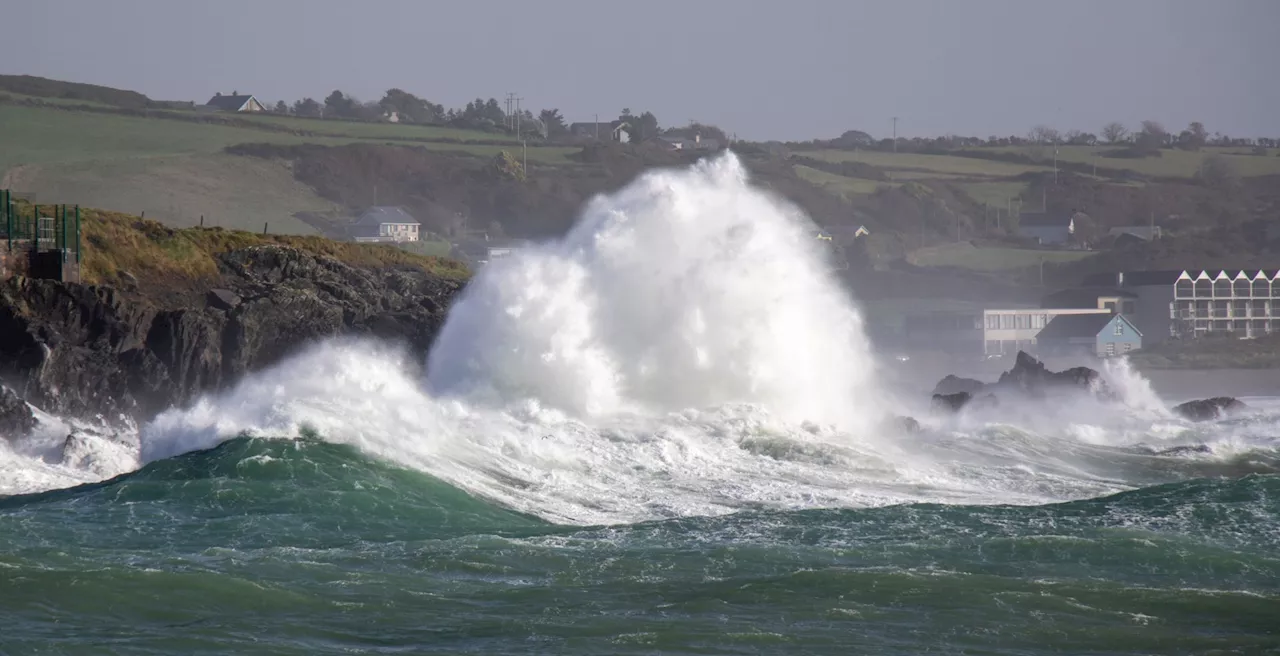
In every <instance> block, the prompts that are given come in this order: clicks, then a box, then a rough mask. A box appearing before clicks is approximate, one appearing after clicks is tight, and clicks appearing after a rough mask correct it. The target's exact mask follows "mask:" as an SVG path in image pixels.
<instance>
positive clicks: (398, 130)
mask: <svg viewBox="0 0 1280 656" xmlns="http://www.w3.org/2000/svg"><path fill="white" fill-rule="evenodd" d="M237 118H240V117H237ZM253 122H261V123H263V124H264V125H266V124H275V123H281V122H293V123H296V124H299V128H298V131H299V132H302V133H301V134H299V133H294V132H290V131H283V130H275V129H273V130H267V129H254V128H252V127H242V126H239V125H235V126H233V125H221V124H217V123H202V122H197V121H180V120H169V119H164V118H145V117H142V116H122V115H118V114H106V113H96V112H80V111H69V110H62V109H53V108H47V107H29V106H23V105H4V104H0V143H3V144H4V148H2V149H0V175H3V173H2V172H3V171H7V170H8V169H10V168H12V167H14V166H19V165H23V164H48V163H58V162H76V161H86V160H93V161H103V160H114V159H120V158H128V157H154V156H156V155H181V154H196V153H216V152H219V151H221V150H222V149H223V148H226V147H227V146H230V145H233V144H240V143H272V144H304V143H307V144H319V145H339V144H346V143H359V142H363V141H373V142H379V143H381V142H383V141H385V139H387V138H389V137H391V136H395V135H398V136H400V137H405V138H406V139H408V138H413V137H418V138H421V137H423V136H424V135H426V134H431V133H433V132H432V131H433V130H445V128H429V127H417V126H408V125H405V126H399V125H390V124H376V123H369V124H361V123H348V122H341V121H307V120H304V119H290V118H287V117H252V118H251V119H248V123H250V124H252V123H253ZM304 124H305V125H304ZM317 124H318V125H317ZM321 128H323V130H324V131H332V132H333V136H314V135H309V134H305V132H306V131H318V130H320V129H321ZM454 132H455V133H460V134H461V135H462V136H475V135H483V134H485V133H470V132H467V131H454ZM406 135H409V136H408V137H406ZM417 145H421V146H423V147H426V148H432V149H439V150H442V151H453V152H460V153H465V154H470V155H476V156H481V157H492V156H494V155H496V154H497V153H499V152H500V151H502V150H504V149H505V150H508V151H510V150H512V149H513V148H515V149H516V150H519V147H518V145H517V146H512V145H506V146H503V145H492V144H468V143H455V142H445V141H440V142H421V143H418V144H417ZM576 151H577V149H575V148H564V147H537V146H535V147H530V148H529V149H528V157H529V160H530V161H535V162H550V163H560V164H567V163H568V162H569V160H567V159H566V155H568V154H569V153H572V152H576Z"/></svg>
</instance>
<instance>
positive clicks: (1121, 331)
mask: <svg viewBox="0 0 1280 656" xmlns="http://www.w3.org/2000/svg"><path fill="white" fill-rule="evenodd" d="M1116 334H1117V335H1123V334H1124V324H1123V323H1120V322H1119V321H1117V322H1116Z"/></svg>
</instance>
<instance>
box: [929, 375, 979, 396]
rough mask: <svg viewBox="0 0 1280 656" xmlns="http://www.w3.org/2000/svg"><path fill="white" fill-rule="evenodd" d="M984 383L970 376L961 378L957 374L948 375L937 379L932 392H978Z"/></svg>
mask: <svg viewBox="0 0 1280 656" xmlns="http://www.w3.org/2000/svg"><path fill="white" fill-rule="evenodd" d="M984 385H986V383H983V382H982V381H980V380H974V379H972V378H961V377H959V376H953V375H948V376H947V377H946V378H943V379H942V380H940V381H938V384H937V385H936V386H934V388H933V393H934V394H956V393H958V392H968V393H970V394H976V393H978V390H981V389H982V388H983V386H984Z"/></svg>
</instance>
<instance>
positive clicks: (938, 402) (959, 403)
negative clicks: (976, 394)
mask: <svg viewBox="0 0 1280 656" xmlns="http://www.w3.org/2000/svg"><path fill="white" fill-rule="evenodd" d="M972 400H973V395H972V394H970V393H968V392H956V393H955V394H934V395H933V408H934V409H935V410H949V411H951V412H959V411H960V409H961V408H963V407H965V406H966V405H968V403H969V401H972Z"/></svg>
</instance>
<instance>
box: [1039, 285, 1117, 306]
mask: <svg viewBox="0 0 1280 656" xmlns="http://www.w3.org/2000/svg"><path fill="white" fill-rule="evenodd" d="M1101 296H1119V297H1121V298H1137V297H1138V295H1137V294H1134V293H1133V292H1127V291H1124V290H1123V289H1117V288H1115V287H1077V288H1074V289H1063V290H1060V291H1056V292H1054V293H1052V294H1049V295H1047V296H1045V297H1044V298H1043V299H1041V300H1040V307H1042V308H1073V309H1083V308H1096V307H1098V298H1099V297H1101Z"/></svg>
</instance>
